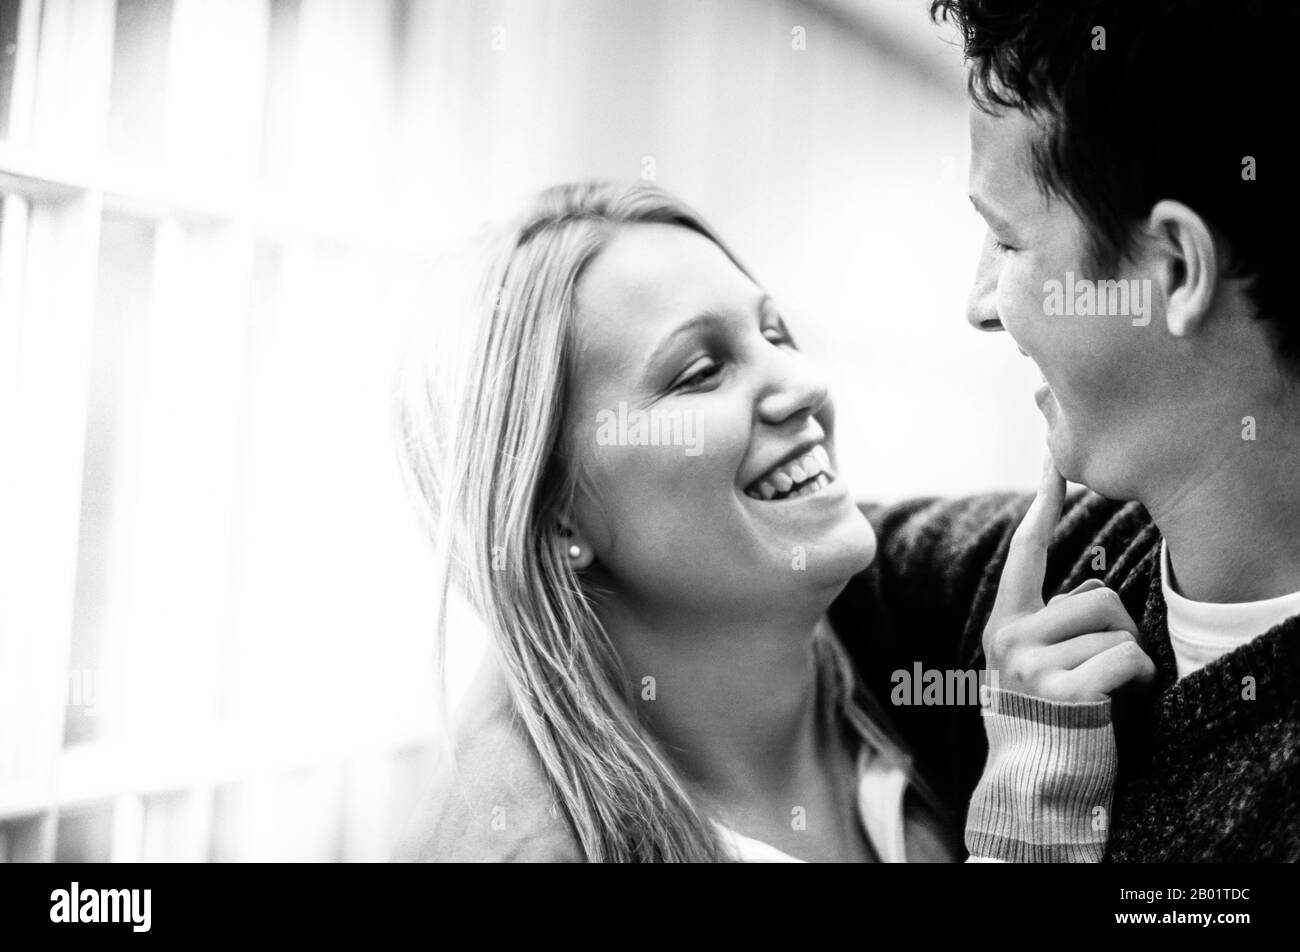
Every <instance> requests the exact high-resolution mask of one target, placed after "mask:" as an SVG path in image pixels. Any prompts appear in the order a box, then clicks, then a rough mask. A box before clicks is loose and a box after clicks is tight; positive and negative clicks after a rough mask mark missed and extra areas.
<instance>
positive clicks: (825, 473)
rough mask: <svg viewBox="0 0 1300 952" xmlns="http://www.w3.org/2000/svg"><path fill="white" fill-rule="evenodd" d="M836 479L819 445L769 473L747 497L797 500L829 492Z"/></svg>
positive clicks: (823, 450) (824, 451)
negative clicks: (816, 493) (820, 492)
mask: <svg viewBox="0 0 1300 952" xmlns="http://www.w3.org/2000/svg"><path fill="white" fill-rule="evenodd" d="M834 478H835V476H834V474H833V473H832V472H831V459H830V455H829V454H828V453H827V452H826V448H825V447H823V446H821V445H818V446H814V447H813V448H812V449H811V450H809V451H808V452H807V453H805V454H804V455H803V456H800V457H799V458H797V459H793V460H791V461H790V462H788V463H785V464H783V465H781V466H780V467H778V468H777V469H775V470H773V471H772V472H770V473H768V474H767V475H766V476H764V477H763V478H762V479H761V480H760V481H759V482H758V483H757V484H756V485H754V486H751V487H750V488H749V489H747V490H745V493H746V495H748V496H750V497H751V498H753V499H762V500H773V499H797V498H798V497H800V496H811V495H812V494H813V493H815V492H819V491H820V490H822V489H825V488H826V487H827V486H829V485H830V484H831V480H833V479H834Z"/></svg>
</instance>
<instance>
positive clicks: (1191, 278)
mask: <svg viewBox="0 0 1300 952" xmlns="http://www.w3.org/2000/svg"><path fill="white" fill-rule="evenodd" d="M1148 227H1149V229H1150V234H1151V235H1152V236H1153V237H1154V239H1155V244H1154V246H1153V249H1152V250H1153V251H1154V252H1155V253H1156V254H1158V255H1160V256H1161V257H1162V259H1163V262H1162V265H1161V267H1160V269H1159V272H1158V273H1159V274H1160V280H1161V282H1162V283H1163V287H1162V288H1161V290H1162V291H1163V292H1164V299H1165V324H1166V326H1168V328H1169V333H1170V334H1172V335H1173V336H1174V337H1187V336H1189V335H1192V334H1195V333H1197V332H1198V331H1199V330H1200V329H1201V327H1202V325H1203V324H1204V323H1205V321H1206V319H1207V318H1208V316H1209V314H1210V308H1211V306H1212V305H1213V303H1214V295H1215V291H1216V290H1217V288H1218V283H1219V257H1218V249H1217V248H1216V247H1215V244H1214V235H1213V234H1212V233H1211V232H1210V228H1209V226H1208V225H1207V224H1206V223H1205V219H1204V218H1202V217H1201V216H1200V215H1198V214H1196V212H1194V211H1192V210H1191V209H1190V208H1188V207H1187V206H1186V205H1184V204H1183V203H1182V202H1175V201H1170V200H1164V201H1159V202H1156V204H1155V205H1154V206H1152V208H1151V218H1150V221H1149V223H1148Z"/></svg>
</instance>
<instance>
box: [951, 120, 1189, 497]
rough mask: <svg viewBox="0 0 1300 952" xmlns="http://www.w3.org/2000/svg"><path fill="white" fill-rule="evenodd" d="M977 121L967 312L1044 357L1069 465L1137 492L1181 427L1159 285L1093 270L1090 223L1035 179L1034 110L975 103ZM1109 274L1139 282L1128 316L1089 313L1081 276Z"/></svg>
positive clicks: (1050, 419) (1057, 449) (1130, 269)
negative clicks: (975, 254) (1168, 377)
mask: <svg viewBox="0 0 1300 952" xmlns="http://www.w3.org/2000/svg"><path fill="white" fill-rule="evenodd" d="M970 130H971V168H970V195H971V201H972V202H973V203H974V205H975V207H976V209H977V210H978V211H979V213H980V214H981V215H982V216H983V217H984V219H985V221H986V222H987V224H988V229H989V230H988V234H987V236H986V238H985V241H984V246H983V250H982V251H981V254H980V262H979V269H978V271H977V273H976V276H975V283H974V286H973V287H972V288H971V292H970V297H969V300H968V302H967V319H968V320H969V321H970V323H971V324H972V325H974V326H975V327H976V328H978V329H980V330H994V331H996V330H1005V331H1006V332H1007V333H1008V334H1010V335H1011V337H1012V339H1013V340H1014V341H1015V343H1016V344H1017V345H1018V346H1019V348H1020V351H1021V352H1022V353H1023V354H1025V355H1026V356H1028V357H1029V358H1030V359H1031V360H1033V361H1034V363H1035V364H1037V365H1038V368H1039V371H1040V372H1041V373H1042V376H1043V379H1044V385H1043V386H1041V387H1040V388H1039V389H1038V390H1037V391H1036V393H1035V399H1036V400H1037V402H1038V406H1039V409H1040V410H1041V411H1042V413H1043V416H1044V417H1045V418H1046V420H1047V428H1048V438H1047V442H1048V447H1049V448H1050V450H1051V453H1052V456H1053V458H1054V459H1055V461H1056V465H1057V468H1058V469H1059V470H1060V471H1061V473H1062V474H1063V475H1065V476H1066V477H1067V478H1069V479H1072V480H1075V481H1078V482H1083V483H1086V484H1087V485H1089V486H1090V487H1092V488H1093V489H1095V490H1097V491H1098V492H1100V493H1102V494H1103V495H1111V496H1116V497H1118V498H1134V497H1135V496H1137V495H1138V494H1137V492H1136V489H1137V486H1136V483H1135V477H1136V474H1138V473H1142V472H1143V471H1144V467H1147V466H1150V465H1157V464H1158V463H1159V460H1160V455H1159V445H1158V444H1159V441H1160V436H1161V430H1162V428H1167V427H1168V425H1169V420H1168V416H1167V414H1168V412H1169V409H1170V407H1169V397H1170V394H1168V393H1163V394H1162V393H1160V392H1159V390H1158V382H1159V381H1160V380H1161V379H1164V378H1163V377H1162V376H1161V375H1162V374H1164V373H1167V372H1168V370H1169V369H1170V368H1169V367H1167V366H1166V364H1167V363H1168V361H1169V357H1170V354H1169V353H1168V348H1167V347H1166V346H1165V341H1166V338H1167V333H1166V332H1165V330H1164V319H1163V302H1162V301H1159V300H1155V298H1156V297H1158V295H1159V292H1158V287H1157V282H1155V281H1150V280H1147V281H1145V283H1144V282H1143V279H1146V278H1150V277H1152V275H1151V274H1147V273H1143V272H1142V270H1141V266H1140V265H1134V264H1132V263H1128V262H1126V263H1123V264H1121V265H1120V267H1119V269H1118V273H1114V274H1105V275H1099V274H1096V273H1094V272H1093V271H1092V270H1091V268H1090V264H1089V256H1088V254H1087V230H1086V227H1085V224H1084V222H1083V220H1082V219H1081V218H1080V217H1079V215H1078V213H1077V212H1075V210H1074V209H1073V208H1072V207H1071V206H1070V205H1069V203H1068V202H1066V201H1064V200H1063V199H1061V198H1059V197H1056V196H1049V195H1046V194H1044V192H1043V190H1042V189H1040V187H1039V185H1038V183H1037V181H1036V179H1035V178H1034V175H1033V172H1032V166H1031V159H1030V147H1031V145H1032V143H1033V142H1034V141H1035V138H1036V137H1037V136H1038V134H1039V130H1038V127H1037V126H1036V125H1035V123H1034V121H1033V120H1032V119H1031V118H1029V117H1028V116H1026V115H1025V114H1024V113H1023V112H1020V111H1018V110H1004V111H1003V112H1002V114H1001V115H996V116H994V115H989V114H988V113H985V112H983V111H982V110H980V109H978V108H975V107H972V109H971V114H970ZM1101 278H1110V279H1116V278H1119V279H1124V280H1130V279H1136V280H1137V281H1138V284H1136V285H1132V284H1130V285H1129V286H1128V288H1127V290H1129V291H1134V292H1136V294H1135V295H1134V296H1133V297H1131V298H1130V300H1129V303H1128V307H1127V313H1119V314H1115V313H1109V314H1092V315H1084V314H1080V313H1077V312H1078V311H1081V310H1085V309H1086V301H1085V302H1080V301H1079V298H1078V296H1077V295H1078V294H1079V293H1082V292H1083V288H1084V285H1083V284H1080V282H1089V281H1091V282H1093V283H1094V287H1096V286H1097V285H1096V280H1097V279H1101ZM1053 283H1055V284H1053ZM1058 288H1059V293H1057V289H1058ZM1105 293H1106V291H1105V289H1103V294H1105ZM1137 295H1140V296H1137ZM1067 299H1072V300H1069V301H1067ZM1079 303H1083V304H1084V306H1083V307H1075V305H1076V304H1079ZM1140 308H1145V314H1144V315H1143V314H1142V313H1141V311H1140ZM1066 309H1068V310H1069V311H1074V312H1075V313H1068V312H1067V313H1062V311H1063V310H1066ZM1162 402H1163V403H1164V404H1165V405H1164V406H1163V407H1162V406H1161V403H1162ZM1162 414H1164V415H1163V416H1162Z"/></svg>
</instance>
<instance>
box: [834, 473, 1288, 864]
mask: <svg viewBox="0 0 1300 952" xmlns="http://www.w3.org/2000/svg"><path fill="white" fill-rule="evenodd" d="M1030 498H1031V497H1030V496H1028V495H1012V494H992V495H985V496H978V497H972V498H969V499H960V500H945V501H937V500H916V501H911V502H907V503H903V504H901V505H898V506H893V507H889V508H882V507H865V508H864V511H865V512H866V514H867V516H868V517H869V518H870V519H871V522H872V524H873V525H874V526H875V528H876V532H877V534H878V536H879V541H880V548H879V554H878V555H877V557H876V560H875V561H874V562H873V564H872V565H871V567H870V568H869V569H867V571H865V572H863V573H862V574H860V575H858V576H856V577H854V579H853V580H852V581H851V582H850V584H849V586H848V587H847V588H846V589H845V591H844V592H843V594H842V595H841V596H840V598H839V599H838V600H837V601H836V603H835V605H834V607H833V608H832V609H831V619H832V622H833V624H834V625H835V628H836V630H837V631H838V632H839V633H840V636H841V637H842V638H843V640H844V642H845V643H846V645H847V646H848V647H849V649H850V651H851V652H852V654H853V655H854V659H855V661H856V662H857V664H858V666H859V670H860V671H861V674H862V678H863V681H864V682H865V684H866V686H867V687H868V688H869V689H870V690H871V691H872V692H873V693H874V695H875V697H877V698H879V699H881V700H882V701H884V702H885V703H883V704H882V707H884V709H885V710H886V711H887V712H888V714H889V715H890V716H891V717H892V718H893V721H894V726H895V728H896V729H897V731H898V733H899V734H900V735H901V736H902V738H903V739H904V740H905V741H906V742H907V743H908V744H909V745H910V747H911V749H912V752H913V754H914V756H915V757H916V763H917V766H918V768H919V769H920V770H921V771H922V772H923V774H924V775H926V776H927V777H928V778H929V780H930V782H931V784H932V785H933V786H934V787H935V789H936V790H937V791H938V792H939V794H940V796H942V797H943V798H944V799H946V800H947V802H948V805H949V806H950V808H951V809H952V810H953V811H954V813H955V814H956V815H957V816H962V815H963V814H964V811H965V809H966V804H967V803H968V802H969V799H970V795H971V792H972V790H973V789H974V787H975V784H976V781H978V779H979V777H980V773H981V770H982V769H983V765H984V759H985V754H986V751H987V746H986V741H985V735H984V728H983V725H982V723H981V717H980V711H979V708H978V707H977V706H937V705H936V706H930V707H926V706H894V705H891V704H890V703H888V699H889V698H890V689H891V680H890V678H891V674H892V673H893V672H894V671H897V670H904V671H911V670H913V665H914V664H915V663H917V662H919V663H920V664H921V665H922V667H923V668H925V669H927V670H939V671H949V670H968V669H971V668H980V667H982V666H983V660H984V659H983V652H982V650H981V646H980V642H981V636H982V633H983V630H984V626H985V624H986V623H987V620H988V616H989V613H990V611H991V610H992V607H993V599H994V596H995V594H996V592H997V584H998V580H999V578H1000V577H1001V572H1002V566H1003V562H1004V561H1005V559H1006V554H1007V548H1008V545H1009V543H1010V539H1011V534H1012V532H1013V531H1014V529H1015V527H1016V526H1017V525H1018V524H1019V522H1020V519H1021V517H1022V516H1023V515H1024V513H1025V510H1026V509H1027V508H1028V505H1029V501H1030ZM1298 529H1300V527H1298ZM1160 542H1161V536H1160V533H1159V531H1158V530H1157V529H1156V527H1155V525H1154V524H1153V523H1152V521H1151V517H1150V516H1149V515H1148V514H1147V512H1146V510H1145V509H1144V508H1143V507H1142V506H1140V505H1138V504H1136V503H1127V504H1125V503H1117V502H1113V501H1110V500H1105V499H1102V498H1101V497H1099V496H1097V495H1095V494H1092V493H1078V494H1072V495H1071V496H1070V498H1069V499H1068V500H1067V502H1066V506H1065V510H1064V512H1063V514H1062V518H1061V522H1060V525H1059V526H1058V528H1057V532H1056V536H1055V539H1054V542H1053V545H1052V547H1051V549H1050V551H1049V555H1048V562H1047V573H1046V580H1045V584H1044V597H1051V596H1052V595H1054V594H1057V593H1059V592H1062V591H1066V590H1068V589H1070V588H1073V587H1074V586H1076V585H1078V584H1079V583H1080V582H1082V581H1083V580H1084V579H1087V578H1092V577H1100V578H1102V579H1103V580H1104V581H1105V582H1106V583H1107V585H1109V586H1110V587H1111V588H1113V589H1115V590H1116V591H1117V592H1118V593H1119V595H1120V597H1121V598H1122V599H1123V601H1124V604H1125V606H1126V607H1127V609H1128V611H1129V614H1131V615H1132V616H1133V619H1134V620H1135V621H1136V622H1137V623H1138V626H1139V629H1140V641H1141V644H1142V647H1143V649H1144V650H1145V651H1146V652H1147V653H1148V654H1149V655H1150V656H1151V658H1152V660H1153V661H1154V662H1155V664H1156V668H1157V675H1156V680H1155V683H1154V684H1153V685H1152V686H1151V687H1150V688H1149V689H1145V690H1126V691H1125V692H1121V694H1120V696H1118V697H1117V698H1116V699H1115V702H1114V705H1113V710H1112V713H1113V717H1114V722H1115V737H1116V744H1117V747H1118V751H1119V775H1118V777H1117V780H1116V788H1115V797H1114V806H1113V815H1112V816H1111V818H1110V840H1109V845H1108V848H1107V854H1106V855H1107V859H1109V860H1113V861H1120V862H1132V861H1193V862H1195V861H1253V860H1300V616H1296V617H1293V618H1291V619H1289V620H1287V621H1286V622H1284V623H1283V624H1281V625H1278V626H1277V627H1275V628H1273V629H1272V630H1270V631H1268V632H1267V633H1264V632H1261V633H1260V634H1261V637H1257V638H1256V639H1255V640H1254V641H1252V642H1250V643H1249V644H1247V645H1244V646H1242V647H1240V648H1238V649H1237V650H1235V651H1232V652H1231V653H1229V654H1227V655H1225V656H1223V657H1221V658H1219V659H1218V660H1216V661H1214V662H1212V663H1210V664H1208V665H1206V666H1205V667H1203V668H1201V669H1200V670H1198V671H1195V672H1193V673H1192V674H1190V675H1188V676H1187V677H1186V678H1184V679H1182V680H1181V681H1178V680H1177V675H1176V671H1175V665H1174V656H1173V650H1172V648H1171V646H1170V643H1169V632H1168V628H1167V626H1166V609H1165V603H1164V597H1163V594H1162V591H1161V584H1160ZM1094 566H1096V567H1095V568H1094ZM1103 566H1104V567H1103ZM1252 694H1253V697H1252Z"/></svg>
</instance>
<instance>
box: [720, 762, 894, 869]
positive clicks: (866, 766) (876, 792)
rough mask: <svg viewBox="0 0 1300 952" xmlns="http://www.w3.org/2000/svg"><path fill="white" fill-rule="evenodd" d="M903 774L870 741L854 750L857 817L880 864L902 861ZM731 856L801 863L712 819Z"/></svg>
mask: <svg viewBox="0 0 1300 952" xmlns="http://www.w3.org/2000/svg"><path fill="white" fill-rule="evenodd" d="M907 784H908V779H907V773H906V771H904V770H903V769H902V768H901V767H899V766H898V765H897V764H896V763H894V762H893V761H892V760H891V759H890V758H888V757H884V756H881V755H879V754H877V753H876V751H875V750H874V748H872V746H871V745H870V744H866V743H864V744H863V745H862V746H861V747H860V748H859V749H858V818H859V819H860V820H861V821H862V828H863V830H865V831H866V834H867V838H868V839H869V840H870V841H871V846H872V849H874V850H875V851H876V855H877V856H879V857H880V861H881V862H882V863H905V862H907V856H906V853H905V850H904V827H903V795H904V794H905V793H906V792H907ZM714 825H715V826H716V827H717V830H718V833H719V835H720V836H721V837H722V841H723V842H724V843H725V844H726V845H727V846H728V847H729V848H730V850H731V853H732V856H734V857H735V859H737V860H738V861H740V862H742V863H802V862H804V861H803V860H801V859H798V858H797V857H794V856H791V855H790V854H789V853H785V852H782V851H781V850H779V849H777V848H776V847H775V846H771V845H770V844H768V843H764V842H763V841H762V840H756V839H754V838H753V837H749V836H745V835H743V834H741V833H737V832H736V831H735V830H733V829H731V828H730V827H727V826H723V825H722V824H721V823H718V822H717V821H714Z"/></svg>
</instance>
